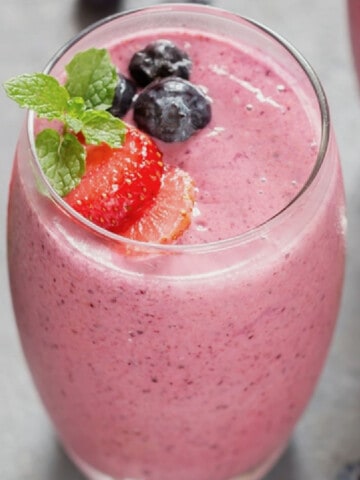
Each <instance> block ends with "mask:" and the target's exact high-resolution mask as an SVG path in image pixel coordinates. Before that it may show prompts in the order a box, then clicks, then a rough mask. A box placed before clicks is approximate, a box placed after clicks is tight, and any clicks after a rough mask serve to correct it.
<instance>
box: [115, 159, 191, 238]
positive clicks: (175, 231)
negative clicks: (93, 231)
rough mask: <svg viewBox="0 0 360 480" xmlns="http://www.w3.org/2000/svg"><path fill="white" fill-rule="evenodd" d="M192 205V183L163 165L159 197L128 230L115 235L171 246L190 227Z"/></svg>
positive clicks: (185, 174)
mask: <svg viewBox="0 0 360 480" xmlns="http://www.w3.org/2000/svg"><path fill="white" fill-rule="evenodd" d="M194 201H195V191H194V182H193V180H192V178H191V177H190V175H189V174H188V173H186V172H184V171H183V170H181V169H180V168H177V167H171V166H168V165H166V166H165V167H164V173H163V176H162V180H161V187H160V190H159V193H158V194H157V196H156V197H155V198H154V200H153V201H152V203H151V204H150V206H148V208H147V209H146V210H145V211H144V212H143V213H142V215H141V216H140V217H139V218H138V219H137V220H136V221H135V222H134V223H133V224H132V225H131V226H130V227H126V228H121V229H119V230H118V231H117V233H119V234H121V235H123V236H125V237H127V238H131V239H133V240H140V241H143V242H153V243H171V242H173V241H174V240H176V239H177V238H178V237H179V236H180V235H181V234H182V233H183V232H184V231H185V230H186V229H187V228H188V226H189V225H190V222H191V214H192V210H193V206H194Z"/></svg>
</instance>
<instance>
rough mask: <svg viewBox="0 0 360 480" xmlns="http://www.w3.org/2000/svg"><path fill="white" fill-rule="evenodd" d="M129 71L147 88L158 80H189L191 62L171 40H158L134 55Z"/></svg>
mask: <svg viewBox="0 0 360 480" xmlns="http://www.w3.org/2000/svg"><path fill="white" fill-rule="evenodd" d="M129 71H130V74H131V76H132V78H133V79H134V80H135V81H136V83H137V84H138V85H140V86H141V87H145V86H146V85H148V84H149V83H151V82H152V81H153V80H155V79H156V78H164V77H169V76H177V77H181V78H185V79H189V76H190V71H191V60H190V59H189V57H188V54H187V53H186V52H184V51H182V50H180V49H179V48H178V47H177V46H176V45H175V44H174V43H173V42H171V41H170V40H156V41H154V42H152V43H149V44H148V45H147V46H146V47H145V48H144V49H143V50H140V51H138V52H136V53H135V54H134V55H133V57H132V58H131V60H130V64H129Z"/></svg>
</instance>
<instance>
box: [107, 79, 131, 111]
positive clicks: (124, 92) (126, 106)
mask: <svg viewBox="0 0 360 480" xmlns="http://www.w3.org/2000/svg"><path fill="white" fill-rule="evenodd" d="M118 76H119V82H118V84H117V86H116V89H115V95H114V100H113V103H112V105H111V107H110V108H109V109H108V111H109V112H110V113H111V114H112V115H114V117H119V118H121V117H123V116H124V115H125V114H126V113H127V112H128V111H129V110H130V107H131V105H132V102H133V98H134V95H135V93H136V86H135V84H134V82H132V81H131V80H129V79H128V78H126V77H124V76H123V75H121V74H119V75H118Z"/></svg>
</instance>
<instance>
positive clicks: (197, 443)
mask: <svg viewBox="0 0 360 480" xmlns="http://www.w3.org/2000/svg"><path fill="white" fill-rule="evenodd" d="M175 27H177V28H186V30H187V31H188V30H195V31H196V32H198V31H203V32H206V33H207V34H216V35H217V36H218V37H219V36H220V37H224V38H231V39H232V41H234V42H242V43H243V42H245V43H246V45H247V46H249V48H250V46H251V48H254V49H255V51H262V52H265V55H267V56H269V57H271V58H273V59H275V61H276V64H277V65H279V66H281V68H280V71H282V72H286V73H287V74H289V76H288V79H289V78H290V79H292V82H293V85H294V88H296V89H297V94H298V97H299V99H300V101H301V103H302V104H303V105H304V109H305V111H306V114H307V115H308V118H309V119H310V122H311V124H312V127H313V135H314V145H313V148H315V147H314V146H315V145H316V149H317V150H316V155H315V157H316V161H315V163H314V165H313V168H312V170H311V173H310V175H309V176H308V178H307V180H306V181H305V182H304V184H303V186H302V188H301V189H300V191H299V192H298V193H297V194H296V196H295V197H294V198H292V199H291V200H290V201H289V202H288V204H287V205H286V206H285V207H284V208H281V209H280V211H278V212H277V213H276V214H275V215H273V216H272V217H271V218H269V219H266V221H265V222H263V223H262V224H261V225H259V226H257V227H255V228H252V229H250V230H249V231H247V232H245V233H244V234H241V235H239V236H236V237H232V238H227V239H224V240H221V241H213V242H210V243H205V244H196V245H181V244H178V245H152V244H144V243H141V242H134V241H129V240H126V239H124V238H121V237H118V236H116V235H113V234H111V233H109V232H105V231H103V230H101V229H100V228H97V227H95V226H94V225H92V224H90V223H89V222H87V221H86V220H84V219H83V218H81V217H79V216H78V215H77V214H75V213H74V212H73V211H71V209H69V207H68V206H67V204H66V203H65V202H64V201H63V200H62V199H61V198H59V197H58V196H57V195H56V194H55V193H54V191H52V189H51V188H50V187H49V185H48V183H47V181H46V179H45V178H44V176H43V174H42V172H41V169H40V167H39V164H38V161H37V158H36V154H35V150H34V140H33V131H34V117H33V115H32V114H31V113H30V114H28V116H27V120H26V122H25V125H24V127H23V130H22V133H21V135H20V138H19V142H18V147H17V151H16V156H15V162H14V169H13V176H12V181H11V186H10V197H9V213H8V239H9V244H8V262H9V272H10V283H11V290H12V298H13V304H14V310H15V315H16V320H17V325H18V329H19V332H20V337H21V342H22V346H23V349H24V352H25V355H26V359H27V362H28V364H29V367H30V370H31V372H32V375H33V379H34V382H35V384H36V387H37V389H38V391H39V394H40V396H41V399H42V401H43V403H44V406H45V408H46V409H47V411H48V413H49V415H50V417H51V419H52V421H53V424H54V427H55V429H56V431H57V433H58V435H59V437H60V439H61V442H62V443H63V445H64V448H65V449H66V451H67V452H68V454H69V456H70V457H71V458H72V459H73V460H74V462H75V463H76V464H77V466H78V467H79V469H80V470H81V471H83V472H84V474H85V475H86V476H87V478H89V479H92V480H109V479H115V480H130V479H131V480H184V479H186V480H224V479H230V478H237V479H243V480H245V479H246V480H258V479H260V478H262V477H263V475H265V474H266V472H267V471H268V470H269V469H270V468H271V466H272V464H273V463H274V462H275V461H276V460H277V458H278V457H279V455H280V454H281V452H282V451H283V449H284V448H285V447H286V445H287V442H288V440H289V437H290V435H291V433H292V431H293V429H294V426H295V424H296V422H297V421H298V419H299V417H300V416H301V414H302V412H303V411H304V409H305V407H306V405H307V403H308V401H309V399H310V397H311V395H312V393H313V390H314V388H315V385H316V382H317V380H318V378H319V375H320V373H321V369H322V367H323V364H324V361H325V358H326V354H327V351H328V348H329V345H330V342H331V338H332V334H333V329H334V325H335V322H336V317H337V312H338V308H339V302H340V297H341V289H342V282H343V270H344V230H345V223H346V222H345V214H344V194H343V183H342V177H341V170H340V165H339V159H338V152H337V147H336V143H335V139H334V134H333V131H332V128H331V125H330V118H329V112H328V107H327V102H326V98H325V95H324V92H323V90H322V87H321V85H320V83H319V81H318V79H317V77H316V75H315V74H314V72H313V70H312V69H311V67H310V66H309V65H308V63H307V62H306V61H305V60H304V59H303V58H302V57H301V55H300V54H299V53H298V52H297V51H296V50H295V49H294V48H293V47H292V46H291V45H289V44H288V43H287V42H286V41H285V40H283V39H282V38H280V37H279V36H277V35H276V34H274V33H273V32H271V31H269V30H268V29H266V28H265V27H263V26H260V25H258V24H256V23H255V22H252V21H249V20H246V19H243V18H240V17H239V16H236V15H234V14H232V13H230V12H225V11H220V10H217V9H213V8H212V7H206V6H200V5H162V6H157V7H150V8H146V9H142V10H138V11H134V12H130V13H126V14H121V15H117V16H115V17H111V18H108V19H106V20H104V21H102V22H100V23H98V24H96V25H95V26H93V27H91V28H89V29H88V30H86V31H85V32H83V33H82V34H80V35H79V36H78V37H77V38H75V39H74V40H72V41H71V42H70V43H69V44H67V45H65V47H64V48H63V49H61V50H60V51H59V52H58V54H57V55H56V56H55V58H54V59H52V61H51V62H50V63H49V65H48V67H47V68H46V72H51V73H52V74H53V75H55V76H58V77H61V75H62V72H63V69H64V65H65V64H66V63H68V62H69V60H70V59H71V58H72V57H73V55H74V54H75V53H76V52H77V51H80V50H84V49H86V48H89V47H90V46H99V47H101V46H104V45H105V46H106V45H108V44H109V43H110V42H111V41H112V40H113V38H114V37H115V38H119V37H121V36H124V37H125V36H126V35H129V34H133V33H134V32H135V33H136V32H139V35H143V34H144V32H145V31H149V32H153V31H154V29H155V30H159V29H162V28H165V29H169V28H175ZM255 93H256V92H255ZM293 127H294V128H298V125H296V126H293ZM283 133H284V136H285V135H286V134H287V133H288V132H283ZM256 138H258V137H256ZM256 141H257V140H256Z"/></svg>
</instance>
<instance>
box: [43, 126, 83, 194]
mask: <svg viewBox="0 0 360 480" xmlns="http://www.w3.org/2000/svg"><path fill="white" fill-rule="evenodd" d="M35 144H36V151H37V154H38V157H39V162H40V165H41V168H42V169H43V172H44V173H45V175H46V176H47V177H48V179H49V182H50V184H51V186H52V187H53V188H54V189H55V190H56V191H57V192H58V193H59V195H61V196H65V195H67V194H68V193H69V192H71V190H72V189H73V188H75V187H76V186H77V185H78V184H79V182H80V179H81V177H82V176H83V174H84V171H85V149H84V147H83V146H82V145H81V143H80V142H79V140H78V139H77V138H76V137H75V136H74V135H72V134H71V133H65V134H64V135H60V134H59V132H57V131H56V130H53V129H52V128H46V129H45V130H42V131H41V132H40V133H39V134H38V135H37V137H36V140H35Z"/></svg>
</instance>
